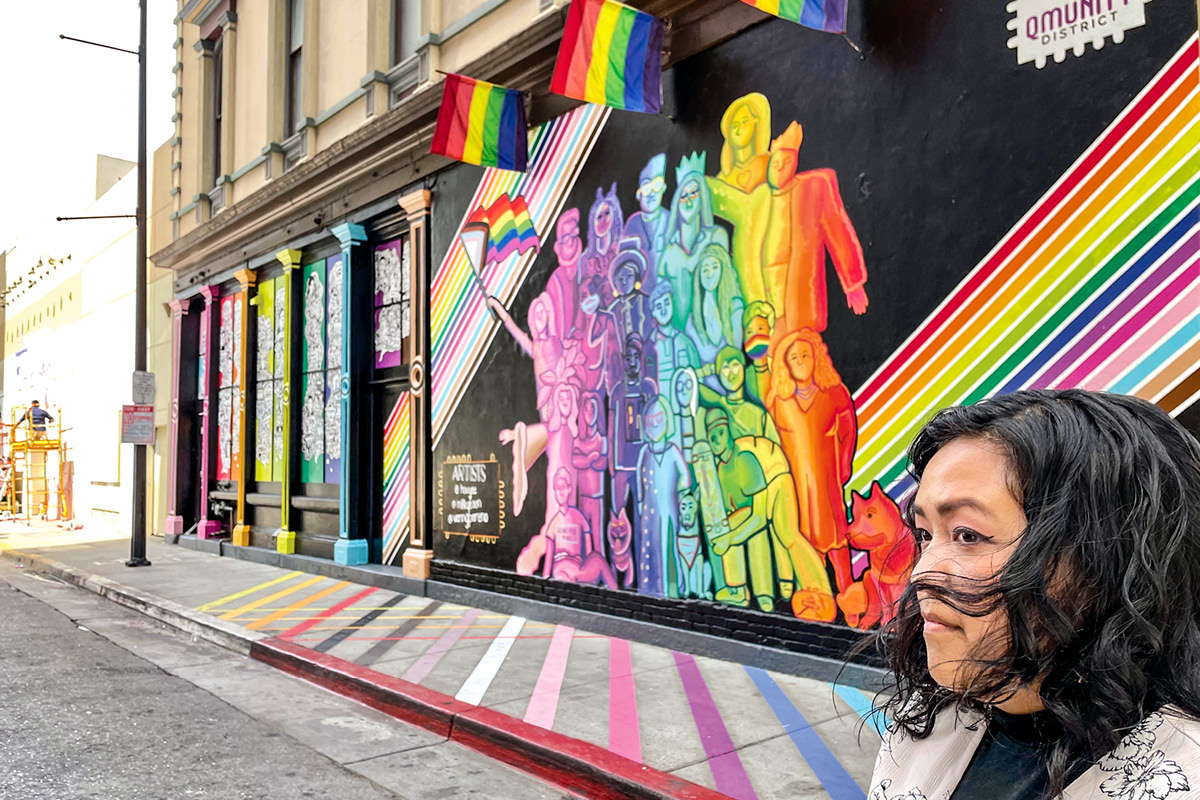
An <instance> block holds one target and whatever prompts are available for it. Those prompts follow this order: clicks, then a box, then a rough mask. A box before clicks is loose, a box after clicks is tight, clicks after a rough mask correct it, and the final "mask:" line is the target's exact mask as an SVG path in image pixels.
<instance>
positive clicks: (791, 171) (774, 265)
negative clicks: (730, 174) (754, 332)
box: [764, 122, 867, 335]
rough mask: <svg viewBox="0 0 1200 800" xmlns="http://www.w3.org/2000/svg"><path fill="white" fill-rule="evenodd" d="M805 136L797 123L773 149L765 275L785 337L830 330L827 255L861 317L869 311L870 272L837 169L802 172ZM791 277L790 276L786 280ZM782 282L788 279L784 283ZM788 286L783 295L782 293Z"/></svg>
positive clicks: (848, 301)
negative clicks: (840, 188)
mask: <svg viewBox="0 0 1200 800" xmlns="http://www.w3.org/2000/svg"><path fill="white" fill-rule="evenodd" d="M802 138H803V133H802V130H801V128H800V125H799V124H797V123H795V122H793V123H792V124H791V125H789V126H788V129H787V130H786V131H785V132H784V133H783V135H782V136H780V137H779V138H778V139H777V140H776V141H775V143H774V144H773V145H772V150H771V163H770V168H769V169H768V170H767V183H768V184H770V186H771V215H770V222H769V224H768V229H767V238H766V255H765V258H764V261H765V263H766V267H765V268H764V275H765V278H766V283H767V288H768V294H769V299H770V302H771V305H772V306H774V307H775V308H777V309H781V311H782V313H783V323H784V324H783V326H782V329H781V330H777V331H776V332H777V333H778V334H780V335H782V334H786V333H791V332H792V331H796V330H799V329H800V328H810V329H812V330H814V331H816V332H817V333H821V332H822V331H824V330H825V324H826V321H827V317H828V310H829V306H828V299H827V297H826V290H825V251H826V250H828V251H829V254H830V256H831V257H832V258H833V266H834V269H836V270H837V274H838V278H839V279H840V281H841V284H842V291H843V292H845V294H846V303H847V304H848V305H849V306H850V308H851V309H853V310H854V313H855V314H863V313H865V312H866V310H867V293H866V290H865V289H864V288H863V285H864V284H865V283H866V282H867V268H866V265H865V264H864V262H863V251H862V245H861V244H859V241H858V234H856V233H855V232H854V226H853V225H852V224H851V223H850V216H849V215H848V214H847V213H846V207H845V206H844V205H842V196H841V194H840V193H839V192H838V187H837V175H836V174H835V173H834V171H833V170H831V169H817V170H811V171H808V172H801V173H799V174H797V172H796V165H797V162H798V158H799V151H800V141H801V139H802ZM785 276H786V277H785ZM781 279H782V280H781ZM779 287H782V293H780V291H779Z"/></svg>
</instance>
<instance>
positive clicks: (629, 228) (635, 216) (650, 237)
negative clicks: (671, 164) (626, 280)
mask: <svg viewBox="0 0 1200 800" xmlns="http://www.w3.org/2000/svg"><path fill="white" fill-rule="evenodd" d="M666 172H667V156H666V155H665V154H664V153H659V154H658V155H656V156H654V157H653V158H651V159H650V161H649V162H648V163H647V164H646V166H645V167H643V168H642V172H641V174H640V175H638V190H637V198H638V206H639V210H637V211H635V212H633V213H632V214H630V215H629V221H628V222H626V223H625V234H624V235H625V237H626V238H629V237H634V238H636V239H637V240H638V249H640V250H641V251H642V252H643V253H645V254H646V262H647V267H648V269H647V270H646V277H645V279H644V280H643V281H642V290H643V291H645V292H646V294H652V293H653V292H654V283H655V279H656V276H657V270H658V259H659V256H661V255H662V253H663V251H664V250H665V249H666V247H667V212H666V211H664V210H663V207H662V201H663V195H664V194H666V192H667V179H666Z"/></svg>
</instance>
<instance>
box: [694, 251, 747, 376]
mask: <svg viewBox="0 0 1200 800" xmlns="http://www.w3.org/2000/svg"><path fill="white" fill-rule="evenodd" d="M744 308H745V304H744V303H743V302H742V295H741V292H740V291H739V290H738V281H737V275H735V274H734V271H733V265H732V264H731V263H730V261H729V251H728V250H726V249H725V248H723V247H720V246H718V245H709V246H708V247H706V248H704V252H703V253H702V254H701V257H700V268H699V269H697V270H696V272H695V273H694V274H693V276H692V309H691V316H690V318H689V319H688V324H687V332H688V336H690V337H691V339H692V342H693V343H695V345H696V351H697V352H698V353H699V355H700V359H701V361H702V362H704V363H706V364H711V363H713V360H714V359H715V358H716V356H717V353H718V352H719V351H720V350H721V349H722V348H724V347H734V348H737V349H738V350H741V348H742V312H743V310H744ZM710 385H711V384H710Z"/></svg>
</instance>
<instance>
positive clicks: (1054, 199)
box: [850, 36, 1200, 496]
mask: <svg viewBox="0 0 1200 800" xmlns="http://www.w3.org/2000/svg"><path fill="white" fill-rule="evenodd" d="M1197 63H1198V48H1197V37H1196V36H1193V37H1192V38H1191V40H1190V41H1189V42H1188V43H1187V44H1186V45H1185V46H1184V47H1183V48H1182V49H1181V50H1180V51H1179V52H1178V53H1177V54H1176V55H1175V56H1174V57H1173V58H1172V59H1171V60H1170V62H1169V63H1168V64H1167V65H1166V66H1165V67H1164V68H1163V69H1162V71H1161V72H1160V73H1159V74H1158V75H1157V76H1156V78H1155V79H1154V80H1153V81H1151V83H1150V84H1149V85H1148V86H1146V87H1145V89H1143V91H1142V92H1141V93H1140V94H1139V95H1138V96H1137V97H1136V98H1134V100H1133V101H1132V102H1131V103H1130V104H1129V105H1128V106H1127V107H1126V108H1125V110H1124V111H1123V112H1122V113H1121V114H1120V115H1119V116H1118V117H1117V119H1116V120H1115V121H1114V122H1113V123H1112V124H1111V125H1110V126H1109V128H1108V129H1107V130H1106V131H1105V132H1104V134H1102V135H1101V136H1100V138H1099V139H1098V140H1097V141H1096V142H1095V143H1093V144H1092V146H1091V147H1090V148H1088V150H1087V151H1086V152H1085V153H1084V154H1083V155H1081V156H1080V157H1079V159H1078V160H1077V161H1076V162H1075V164H1074V165H1073V166H1072V167H1071V169H1070V170H1068V172H1067V173H1066V174H1065V175H1064V176H1063V177H1062V178H1060V179H1059V181H1058V182H1057V183H1056V184H1055V185H1054V186H1053V187H1051V189H1050V190H1049V191H1048V192H1047V193H1046V195H1045V196H1043V197H1042V199H1041V200H1040V201H1039V202H1038V203H1037V205H1035V206H1034V207H1033V208H1032V209H1031V210H1030V211H1029V213H1028V214H1026V215H1025V217H1024V218H1023V219H1022V220H1021V221H1020V222H1018V223H1017V224H1016V225H1015V226H1014V227H1013V228H1012V230H1010V231H1009V233H1008V234H1007V235H1006V236H1005V238H1004V239H1003V240H1002V241H1001V242H1000V243H999V244H998V245H997V246H996V247H995V248H994V249H993V250H992V252H991V253H990V254H989V255H988V256H987V257H986V258H985V259H984V260H983V261H982V262H981V263H980V264H978V265H977V266H976V267H975V269H974V270H972V272H971V273H970V274H969V275H968V276H967V277H966V278H965V279H964V280H963V282H962V283H961V284H960V285H959V286H958V287H957V288H956V289H955V290H954V291H953V292H952V293H951V294H950V295H949V296H948V297H947V298H946V300H945V301H943V303H942V304H941V306H939V307H938V308H937V309H936V310H935V311H934V313H933V314H932V315H931V316H930V317H929V318H928V319H927V320H926V321H925V322H924V323H923V324H922V325H921V326H920V327H919V328H918V329H917V330H916V331H915V332H914V333H913V334H912V336H910V337H909V339H908V340H907V341H906V342H905V343H904V344H903V345H902V346H901V347H900V348H899V349H898V350H897V351H896V352H895V353H894V354H893V355H892V357H891V358H889V359H888V360H887V361H886V362H885V363H884V364H883V365H882V366H881V367H880V368H879V370H877V371H876V373H875V374H874V375H873V376H872V377H871V378H870V379H869V380H868V381H867V382H866V383H865V384H864V385H863V386H862V387H861V388H860V389H859V390H858V391H857V392H856V393H855V405H856V410H857V413H858V424H859V448H858V452H857V454H856V456H855V462H854V478H853V479H852V480H851V482H850V487H851V488H853V489H857V490H859V491H864V490H866V489H867V487H869V485H870V483H871V481H872V480H875V479H878V480H879V481H880V482H881V483H882V484H883V485H884V486H885V487H888V488H889V489H890V491H891V493H892V494H893V496H900V495H903V494H904V493H906V492H907V491H908V490H909V489H910V488H911V483H910V481H909V479H908V478H907V476H906V475H905V471H904V470H905V464H906V461H905V454H904V448H905V447H906V446H907V444H908V442H909V441H910V440H911V439H912V437H913V435H914V434H915V433H916V431H917V430H918V429H919V428H920V426H921V425H922V424H923V423H924V422H925V421H926V420H928V419H929V417H930V416H932V414H933V413H934V412H935V411H936V410H937V409H939V408H942V407H944V406H949V405H957V404H961V403H972V402H976V401H978V400H980V399H983V398H984V397H987V396H989V395H994V394H1002V393H1006V392H1012V391H1016V390H1018V389H1023V388H1039V387H1042V388H1045V387H1053V388H1066V387H1069V386H1079V387H1084V388H1089V389H1100V390H1108V391H1117V392H1124V393H1131V394H1135V395H1137V396H1139V397H1143V398H1145V399H1147V400H1149V401H1151V402H1155V403H1158V404H1159V405H1160V406H1162V407H1163V408H1164V409H1165V410H1167V411H1168V412H1170V413H1173V414H1178V413H1180V412H1182V411H1184V410H1185V409H1186V408H1188V407H1190V406H1191V405H1192V404H1194V403H1195V402H1197V401H1198V400H1200V371H1198V365H1200V177H1198V176H1200V81H1198V79H1197V78H1198V70H1197Z"/></svg>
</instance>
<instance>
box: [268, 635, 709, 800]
mask: <svg viewBox="0 0 1200 800" xmlns="http://www.w3.org/2000/svg"><path fill="white" fill-rule="evenodd" d="M250 657H251V658H253V659H256V660H258V661H261V662H263V663H265V664H269V665H271V666H272V667H275V668H276V669H278V670H280V671H282V672H287V673H289V674H292V675H295V676H297V677H300V678H303V679H305V680H307V681H309V682H310V683H315V684H316V685H318V686H320V687H322V688H324V689H328V690H329V691H332V692H334V693H335V694H339V695H342V696H343V697H349V698H352V699H355V700H358V701H359V702H361V703H363V704H365V705H368V706H370V707H372V708H374V709H376V710H378V711H382V712H383V713H385V714H387V715H389V716H392V717H395V718H397V719H401V720H403V721H405V722H410V723H412V724H414V725H418V726H420V727H422V728H425V729H426V730H429V731H431V732H433V733H436V734H438V735H439V736H445V737H446V738H448V739H451V740H452V741H455V742H458V743H459V744H461V745H464V746H465V747H469V748H471V749H472V750H475V751H477V752H479V753H482V754H484V755H486V756H488V757H490V758H493V759H496V760H497V761H503V762H504V763H506V764H509V765H511V766H514V767H517V768H518V769H520V770H522V771H524V772H527V773H530V774H532V775H534V776H536V777H538V778H541V779H542V780H545V781H548V782H550V783H553V784H555V785H557V786H559V787H561V788H563V789H566V790H567V791H570V792H574V793H575V794H579V795H581V796H583V797H586V798H588V799H589V800H626V799H627V798H632V799H633V800H728V797H727V796H726V795H724V794H721V793H720V792H717V791H714V790H712V789H707V788H705V787H703V786H700V785H698V784H695V783H692V782H691V781H687V780H684V779H682V778H678V777H676V776H674V775H671V774H668V773H666V772H662V771H661V770H657V769H654V768H653V767H648V766H646V765H644V764H639V763H638V762H636V761H632V760H631V759H628V758H625V757H624V756H619V755H616V754H615V753H612V752H610V751H608V750H606V749H604V748H603V747H600V746H598V745H594V744H591V743H590V742H585V741H582V740H580V739H575V738H572V737H570V736H564V735H563V734H561V733H555V732H554V731H550V730H546V729H545V728H539V727H537V726H535V725H530V724H529V723H527V722H525V721H524V720H520V719H517V718H515V717H510V716H508V715H507V714H502V713H500V712H498V711H494V710H492V709H489V708H482V707H480V706H474V705H471V704H469V703H464V702H462V701H460V700H456V699H455V698H453V697H451V696H449V695H446V694H442V693H441V692H436V691H433V690H432V689H427V688H425V687H423V686H419V685H417V684H415V683H411V682H409V681H406V680H402V679H400V678H393V677H391V676H388V675H381V674H380V673H378V672H376V671H375V670H372V669H368V668H367V667H361V666H359V665H357V664H353V663H351V662H349V661H346V660H344V659H341V658H337V657H336V656H330V655H327V654H325V653H317V652H316V651H313V650H310V649H309V648H307V647H301V646H300V645H297V644H293V643H291V642H288V641H285V640H283V639H279V638H269V639H261V640H258V641H256V642H255V643H254V645H253V647H252V648H251V653H250Z"/></svg>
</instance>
